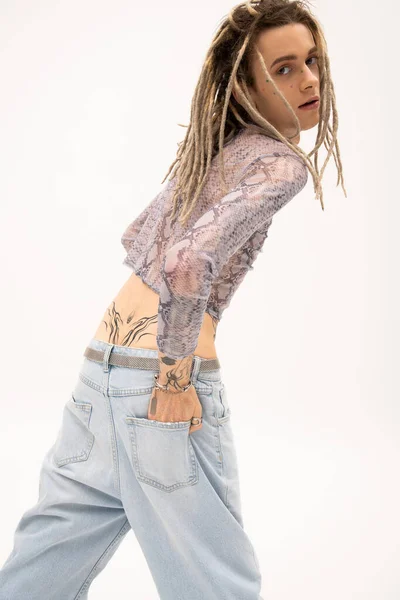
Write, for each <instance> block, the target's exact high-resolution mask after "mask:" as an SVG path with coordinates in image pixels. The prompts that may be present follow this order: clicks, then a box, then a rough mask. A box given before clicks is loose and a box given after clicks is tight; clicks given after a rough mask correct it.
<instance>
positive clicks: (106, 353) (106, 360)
mask: <svg viewBox="0 0 400 600" xmlns="http://www.w3.org/2000/svg"><path fill="white" fill-rule="evenodd" d="M114 346H115V344H110V345H109V347H108V348H107V349H106V350H105V351H104V356H103V371H104V373H108V371H109V370H110V366H109V360H110V354H111V350H112V349H113V348H114Z"/></svg>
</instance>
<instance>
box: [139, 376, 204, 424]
mask: <svg viewBox="0 0 400 600" xmlns="http://www.w3.org/2000/svg"><path fill="white" fill-rule="evenodd" d="M201 416H202V406H201V402H200V400H199V397H198V396H197V392H196V389H195V388H194V386H193V385H192V386H191V387H190V388H189V389H188V390H187V391H186V392H170V391H168V392H164V391H163V390H160V389H159V388H157V387H154V388H153V391H152V393H151V398H150V402H149V407H148V411H147V418H148V419H150V420H152V421H164V422H166V421H169V422H174V423H175V422H176V421H189V420H190V419H191V418H192V417H198V418H201ZM202 427H203V424H202V423H201V422H200V423H199V424H198V425H191V426H190V429H189V434H190V433H193V431H196V430H197V429H201V428H202Z"/></svg>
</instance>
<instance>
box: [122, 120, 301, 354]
mask: <svg viewBox="0 0 400 600" xmlns="http://www.w3.org/2000/svg"><path fill="white" fill-rule="evenodd" d="M218 160H219V155H216V156H215V157H214V158H213V159H212V163H211V167H210V171H209V173H208V175H207V179H206V183H205V185H204V187H203V189H202V191H201V193H200V195H199V196H198V199H197V202H196V205H195V207H194V209H193V211H192V213H191V215H190V217H189V220H188V222H187V225H186V226H185V227H183V226H182V225H181V224H180V223H179V222H178V220H177V215H176V216H175V217H174V219H173V220H172V219H171V213H172V202H171V200H172V191H173V189H174V186H175V185H176V177H175V178H174V179H172V180H167V182H166V183H165V185H164V187H163V189H162V190H161V191H160V192H159V194H158V195H157V196H156V197H155V198H154V199H153V200H152V201H151V202H150V204H149V205H148V206H147V207H146V208H145V209H144V211H143V212H142V213H141V214H140V215H139V216H138V217H137V218H136V219H135V220H134V221H133V222H132V223H130V225H129V226H128V227H127V229H126V230H125V231H124V233H123V235H122V238H121V243H122V245H123V246H124V248H125V250H126V253H127V254H126V256H125V258H124V260H123V264H126V265H128V266H129V267H131V268H132V269H133V271H134V272H135V273H136V274H137V275H139V276H140V277H141V279H142V280H143V281H144V282H145V283H146V284H147V285H148V286H149V287H150V288H151V289H153V290H154V291H155V292H157V294H159V297H160V300H159V307H158V324H157V338H156V339H157V346H158V348H159V350H160V351H161V352H163V353H164V354H166V355H167V356H170V357H171V358H175V359H180V358H185V357H186V356H189V355H190V354H192V353H193V352H194V350H195V348H196V346H197V343H198V337H199V333H200V329H201V325H202V322H203V318H204V312H207V313H208V314H210V315H211V316H212V317H213V318H215V319H217V320H220V319H221V316H222V313H223V311H224V310H225V309H226V308H227V306H228V305H229V303H230V301H231V299H232V296H233V295H234V293H235V291H236V290H237V288H238V286H239V285H240V283H241V282H242V281H243V279H244V277H245V275H246V273H247V272H248V271H249V270H251V269H253V266H252V264H253V262H254V260H255V259H256V257H257V255H258V254H259V253H260V251H261V249H262V246H263V243H264V241H265V239H266V237H267V234H268V229H269V227H270V225H271V222H272V218H273V216H274V215H275V213H277V212H278V211H279V210H280V209H281V208H282V207H283V206H285V204H287V203H288V202H289V200H290V199H291V198H293V197H294V196H295V195H296V194H297V193H298V192H300V191H301V190H302V188H303V187H304V186H305V184H306V183H307V175H308V169H307V166H306V164H305V162H304V161H303V160H302V159H301V158H300V157H299V156H297V154H296V153H295V152H293V150H291V149H290V148H288V147H287V146H286V145H285V144H284V143H283V142H281V141H280V140H276V139H274V138H272V137H267V136H265V135H263V134H261V133H259V132H255V131H254V130H248V129H242V130H240V131H239V133H238V134H236V136H235V137H233V138H232V139H231V140H230V141H229V142H227V143H226V144H225V146H224V163H225V177H226V182H227V185H228V190H229V192H228V193H227V194H224V189H223V187H222V183H221V181H220V176H219V173H218Z"/></svg>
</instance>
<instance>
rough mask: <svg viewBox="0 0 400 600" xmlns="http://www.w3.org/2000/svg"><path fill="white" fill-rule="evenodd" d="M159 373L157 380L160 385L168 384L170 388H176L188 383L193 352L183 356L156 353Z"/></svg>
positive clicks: (177, 389)
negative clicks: (176, 356)
mask: <svg viewBox="0 0 400 600" xmlns="http://www.w3.org/2000/svg"><path fill="white" fill-rule="evenodd" d="M158 358H159V360H158V363H159V373H158V378H157V380H158V382H159V383H160V384H161V385H166V384H168V386H169V388H170V389H176V391H179V388H181V387H184V386H185V385H188V384H189V382H190V374H191V371H192V366H193V354H190V355H188V356H185V357H184V358H172V357H169V356H167V355H166V354H164V353H162V352H159V353H158Z"/></svg>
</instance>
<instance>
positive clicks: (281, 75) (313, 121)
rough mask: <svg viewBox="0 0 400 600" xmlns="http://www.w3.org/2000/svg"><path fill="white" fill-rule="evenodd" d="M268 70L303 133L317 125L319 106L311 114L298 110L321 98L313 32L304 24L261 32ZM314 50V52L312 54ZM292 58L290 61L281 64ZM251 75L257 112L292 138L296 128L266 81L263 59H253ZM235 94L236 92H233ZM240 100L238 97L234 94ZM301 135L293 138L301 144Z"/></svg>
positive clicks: (288, 113)
mask: <svg viewBox="0 0 400 600" xmlns="http://www.w3.org/2000/svg"><path fill="white" fill-rule="evenodd" d="M256 44H257V47H258V49H259V51H260V53H261V54H262V56H263V58H264V61H265V64H266V67H267V70H268V71H269V73H270V75H271V77H272V78H273V80H274V82H275V84H276V86H277V88H278V89H279V91H280V92H281V93H282V94H283V96H284V97H285V98H286V100H287V102H288V103H289V104H290V106H291V107H292V109H293V111H294V112H295V114H296V116H297V118H298V119H299V122H300V127H301V130H302V131H303V130H306V129H311V127H314V126H315V125H317V124H318V121H319V106H317V107H316V108H312V109H311V110H305V109H301V108H299V105H300V104H302V103H303V102H306V101H307V100H308V99H309V98H311V96H319V95H320V94H319V67H318V63H317V58H316V57H317V56H318V52H317V50H316V48H315V43H314V39H313V37H312V34H311V32H310V30H309V29H308V28H307V27H306V26H305V25H303V24H302V23H292V24H290V25H284V26H282V27H275V28H273V29H270V30H265V31H262V32H261V33H260V34H259V36H258V38H257V41H256ZM313 48H314V50H312V49H313ZM289 54H290V55H293V56H292V57H291V58H290V59H289V58H286V59H283V60H279V59H281V58H282V57H284V56H287V55H289ZM251 68H252V73H253V74H254V78H255V83H254V86H253V87H249V92H250V94H251V97H252V98H253V101H254V103H255V105H256V107H257V109H258V111H259V112H260V113H261V114H262V115H263V117H264V118H265V119H268V121H269V122H270V123H271V124H272V125H273V126H274V127H275V128H276V129H277V130H278V131H279V132H280V133H281V134H282V135H284V136H285V137H289V136H290V135H293V134H294V132H295V130H296V124H295V122H294V120H293V117H292V115H291V114H290V112H289V110H288V109H287V108H286V106H285V105H284V103H283V101H282V100H281V98H280V97H279V95H278V93H277V92H275V90H274V88H273V85H272V84H271V83H268V82H267V81H266V78H265V75H264V72H263V70H262V66H261V64H260V59H259V57H258V55H257V54H255V55H254V56H253V57H252V63H251ZM233 93H234V92H233ZM234 96H235V98H236V99H237V96H236V94H235V93H234ZM299 141H300V135H298V136H297V137H296V138H291V142H292V143H294V144H298V143H299Z"/></svg>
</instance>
